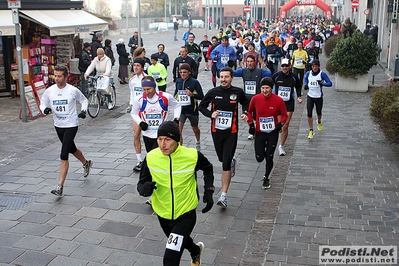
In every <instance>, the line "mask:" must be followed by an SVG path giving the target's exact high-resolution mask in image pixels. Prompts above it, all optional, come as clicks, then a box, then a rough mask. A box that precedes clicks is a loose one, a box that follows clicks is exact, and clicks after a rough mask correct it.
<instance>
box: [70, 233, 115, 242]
mask: <svg viewBox="0 0 399 266" xmlns="http://www.w3.org/2000/svg"><path fill="white" fill-rule="evenodd" d="M107 236H108V234H106V233H101V232H96V231H91V230H84V231H82V232H81V233H80V234H79V235H78V236H77V237H76V238H75V239H74V240H75V241H77V242H81V243H86V244H93V245H98V244H100V243H101V242H102V241H103V240H104V239H105V238H106V237H107Z"/></svg>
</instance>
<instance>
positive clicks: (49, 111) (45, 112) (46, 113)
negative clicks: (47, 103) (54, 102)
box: [43, 107, 51, 115]
mask: <svg viewBox="0 0 399 266" xmlns="http://www.w3.org/2000/svg"><path fill="white" fill-rule="evenodd" d="M43 113H44V114H45V115H48V114H49V113H51V108H48V107H46V109H44V111H43Z"/></svg>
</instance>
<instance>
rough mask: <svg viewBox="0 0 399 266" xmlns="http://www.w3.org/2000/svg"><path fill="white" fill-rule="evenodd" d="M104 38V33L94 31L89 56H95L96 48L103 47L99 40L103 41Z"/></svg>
mask: <svg viewBox="0 0 399 266" xmlns="http://www.w3.org/2000/svg"><path fill="white" fill-rule="evenodd" d="M103 38H104V33H102V32H100V31H99V32H96V33H95V34H94V35H93V38H92V40H91V58H95V57H96V56H97V49H98V48H103V45H102V44H101V42H102V41H103Z"/></svg>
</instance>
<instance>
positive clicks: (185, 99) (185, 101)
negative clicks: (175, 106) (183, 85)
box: [177, 90, 191, 106]
mask: <svg viewBox="0 0 399 266" xmlns="http://www.w3.org/2000/svg"><path fill="white" fill-rule="evenodd" d="M177 95H178V97H177V100H178V101H179V103H180V105H181V106H187V105H190V104H191V97H190V96H188V95H187V94H186V91H185V90H178V91H177Z"/></svg>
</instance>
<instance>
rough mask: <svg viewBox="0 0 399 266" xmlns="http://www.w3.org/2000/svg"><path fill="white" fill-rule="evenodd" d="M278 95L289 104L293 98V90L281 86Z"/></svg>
mask: <svg viewBox="0 0 399 266" xmlns="http://www.w3.org/2000/svg"><path fill="white" fill-rule="evenodd" d="M277 95H278V96H280V97H281V99H283V101H284V102H287V101H289V100H290V98H291V97H290V96H291V88H290V87H282V86H279V87H278V93H277Z"/></svg>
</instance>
